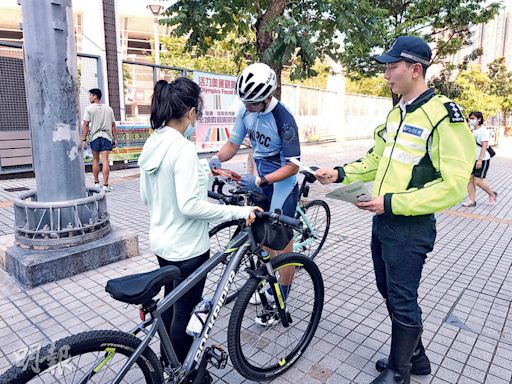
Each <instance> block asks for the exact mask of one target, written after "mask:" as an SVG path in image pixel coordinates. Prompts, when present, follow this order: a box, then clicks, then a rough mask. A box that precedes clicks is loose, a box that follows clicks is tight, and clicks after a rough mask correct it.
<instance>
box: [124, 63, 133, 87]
mask: <svg viewBox="0 0 512 384" xmlns="http://www.w3.org/2000/svg"><path fill="white" fill-rule="evenodd" d="M131 82H132V75H131V73H130V68H129V67H128V64H126V63H123V86H124V89H127V88H128V86H129V85H130V84H131Z"/></svg>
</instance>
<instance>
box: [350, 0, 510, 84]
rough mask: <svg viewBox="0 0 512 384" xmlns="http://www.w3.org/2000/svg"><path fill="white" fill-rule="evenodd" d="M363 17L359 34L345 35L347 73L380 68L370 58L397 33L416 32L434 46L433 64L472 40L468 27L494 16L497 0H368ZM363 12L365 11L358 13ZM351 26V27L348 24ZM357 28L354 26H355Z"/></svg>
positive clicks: (391, 41) (374, 70) (498, 5)
mask: <svg viewBox="0 0 512 384" xmlns="http://www.w3.org/2000/svg"><path fill="white" fill-rule="evenodd" d="M369 5H370V6H369ZM361 8H362V10H361V11H360V12H358V14H364V15H365V16H364V18H365V19H366V20H371V19H373V20H374V23H373V24H368V25H365V26H364V27H363V29H362V30H358V31H359V33H351V34H347V37H346V39H345V52H344V53H343V55H342V61H343V63H344V64H345V66H346V67H347V68H348V69H349V75H350V76H357V75H358V74H359V75H364V76H367V77H368V76H373V75H375V74H376V73H378V72H380V71H382V66H381V65H378V64H376V63H375V62H374V60H373V59H372V58H371V56H372V55H373V54H375V53H376V52H381V51H382V50H387V49H389V47H390V46H391V44H392V43H393V41H394V40H395V39H396V38H397V37H398V36H400V35H405V34H409V35H418V36H420V37H423V38H424V39H425V40H427V41H429V42H432V43H433V44H432V45H433V46H434V47H435V50H434V56H433V60H432V61H433V63H438V62H441V61H442V60H443V59H444V58H445V57H446V56H447V55H450V54H453V53H455V52H457V51H458V50H459V49H460V48H462V47H465V46H469V45H470V43H471V33H470V29H469V28H470V27H471V26H472V25H476V24H480V23H484V22H487V21H489V20H491V19H493V18H494V17H495V16H496V15H497V13H498V12H499V10H500V3H499V1H482V0H415V1H414V2H412V1H403V0H369V1H368V2H367V3H362V4H361ZM361 12H366V13H361ZM350 29H353V27H352V26H351V27H350ZM356 31H357V29H356Z"/></svg>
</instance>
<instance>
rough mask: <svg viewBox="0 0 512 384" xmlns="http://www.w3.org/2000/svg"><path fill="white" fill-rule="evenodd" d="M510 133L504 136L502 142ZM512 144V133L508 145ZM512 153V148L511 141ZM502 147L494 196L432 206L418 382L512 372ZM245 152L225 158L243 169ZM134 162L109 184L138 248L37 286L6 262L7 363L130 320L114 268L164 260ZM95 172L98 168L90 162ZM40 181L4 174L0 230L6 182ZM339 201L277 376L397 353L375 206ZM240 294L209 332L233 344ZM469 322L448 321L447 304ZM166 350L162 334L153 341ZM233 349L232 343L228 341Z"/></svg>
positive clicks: (325, 378)
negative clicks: (317, 318) (380, 286)
mask: <svg viewBox="0 0 512 384" xmlns="http://www.w3.org/2000/svg"><path fill="white" fill-rule="evenodd" d="M505 143H506V142H505ZM509 146H510V147H511V148H512V145H509ZM370 147H371V141H370V140H359V141H345V142H336V143H321V144H315V145H304V146H303V148H302V152H303V155H302V160H303V161H304V162H305V163H307V164H311V165H313V164H315V165H319V166H322V165H326V166H333V165H339V164H344V163H345V162H348V161H350V160H353V159H357V158H359V157H361V156H362V155H363V154H364V153H365V151H366V150H367V149H369V148H370ZM508 154H509V155H510V154H512V151H509V152H508ZM506 155H507V151H505V150H499V151H498V156H496V157H495V158H493V160H492V165H491V167H490V170H489V174H488V178H487V180H488V181H489V183H490V185H492V187H493V189H494V190H496V191H497V192H498V203H497V204H496V205H495V206H488V205H487V204H486V197H485V195H484V193H483V192H482V191H480V190H479V191H478V193H477V201H478V204H477V206H476V207H474V208H464V207H462V206H461V204H457V205H456V206H455V207H453V208H450V209H447V210H445V211H443V212H441V213H439V214H437V215H436V217H437V223H438V226H437V228H438V235H437V239H436V246H435V248H434V251H433V252H432V253H431V254H430V255H429V256H428V258H427V261H426V264H425V268H424V272H423V276H422V284H421V286H420V292H419V300H420V305H421V306H422V308H423V317H424V328H425V331H424V334H423V340H424V344H425V346H426V348H427V353H428V356H429V357H430V360H431V361H432V374H431V375H429V376H424V377H422V376H413V377H412V383H414V384H455V383H457V384H482V383H486V384H501V383H503V384H510V383H512V364H510V362H511V361H512V360H511V358H512V192H511V189H510V185H512V174H511V173H510V169H512V157H506ZM245 160H246V155H244V154H239V155H237V156H236V157H235V158H234V159H233V160H232V161H231V162H230V163H227V164H226V166H228V167H229V168H231V169H233V170H234V171H236V172H240V173H243V172H244V168H245ZM138 174H139V170H138V169H137V168H136V167H130V168H128V169H124V170H119V171H113V172H112V184H113V185H114V188H113V191H112V192H111V193H109V194H108V195H107V199H108V209H109V212H110V214H111V216H112V225H113V226H114V227H115V228H122V229H127V230H130V231H132V232H133V233H136V234H137V235H138V238H139V245H140V247H139V248H140V256H137V257H134V258H132V259H130V260H124V261H121V262H118V263H116V264H113V265H107V266H104V267H101V268H98V269H96V270H94V271H88V272H85V273H82V274H80V275H77V276H73V277H70V278H67V279H63V280H60V281H57V282H53V283H49V284H45V285H43V286H41V287H37V288H35V289H23V288H21V287H20V286H19V285H18V284H17V283H16V282H14V281H13V280H12V279H11V278H10V277H9V276H8V275H7V274H6V273H5V272H4V271H3V270H0V371H3V370H5V369H7V368H8V367H9V366H10V365H11V364H13V363H14V362H15V358H16V356H17V353H18V352H19V351H20V349H22V348H26V347H27V346H31V345H33V344H34V343H42V344H46V343H49V342H50V341H54V340H56V339H58V338H62V337H65V336H68V335H70V334H72V333H73V332H80V331H85V330H92V329H112V328H119V329H121V330H124V331H130V329H131V328H132V327H133V326H134V325H135V324H136V322H137V321H138V310H137V308H136V307H134V306H126V305H124V304H122V303H116V302H115V301H114V300H113V299H112V298H110V296H109V295H108V294H107V293H106V292H105V291H104V285H105V283H106V281H107V280H108V279H110V278H114V277H119V276H123V275H128V274H131V273H137V272H143V271H149V270H152V269H154V268H157V267H158V265H157V262H156V259H155V257H154V256H153V255H152V254H151V251H150V249H149V238H148V226H149V221H148V211H147V208H146V207H144V206H143V204H142V203H141V202H140V201H139V195H138V188H139V187H138V183H139V178H138ZM86 182H87V184H88V185H90V184H92V176H91V174H90V173H87V174H86ZM10 187H28V188H35V180H34V179H33V178H24V179H22V178H20V179H10V180H0V202H2V201H4V202H6V204H4V205H0V206H5V207H6V208H0V235H8V234H11V233H12V232H13V230H12V226H13V225H14V214H13V209H12V206H10V205H9V204H8V203H7V201H8V200H10V199H12V198H13V197H15V196H16V195H17V194H16V193H8V192H6V191H5V189H6V188H10ZM335 187H336V186H321V185H319V184H318V183H315V184H314V185H313V186H311V192H310V196H309V197H308V199H314V198H324V195H325V193H327V192H329V191H331V190H332V189H333V188H335ZM326 201H327V202H328V204H329V206H330V208H331V213H332V222H331V228H330V235H329V237H328V239H327V241H326V243H325V245H324V248H323V250H322V252H321V253H320V254H319V255H318V256H317V258H316V259H315V261H316V263H317V264H318V266H319V267H320V270H321V271H322V275H323V278H324V284H325V306H324V312H323V317H322V320H321V322H320V325H319V328H318V331H317V333H316V335H315V337H314V339H313V341H312V343H311V344H310V346H309V348H308V349H307V351H306V352H305V353H304V355H303V356H301V358H300V359H299V360H298V361H297V362H296V364H295V365H294V366H293V367H292V368H291V369H289V370H288V371H287V372H285V373H284V374H283V375H282V376H280V377H279V378H277V379H275V380H273V381H272V383H274V384H281V383H282V384H287V383H293V384H300V383H308V384H314V383H328V384H345V383H346V384H349V383H362V384H366V383H369V382H370V381H371V380H372V379H373V378H374V377H375V376H377V371H376V370H375V361H376V360H377V359H378V358H381V357H383V356H386V355H387V354H388V353H389V341H390V323H389V319H388V318H387V312H386V308H385V305H384V303H383V300H382V298H381V297H380V295H379V293H378V291H377V288H376V286H375V282H374V274H373V270H372V262H371V255H370V246H369V241H370V229H371V216H370V215H369V214H368V213H366V212H363V211H360V210H358V209H357V208H355V207H353V206H352V205H350V204H345V203H342V202H339V201H335V200H328V199H327V200H326ZM231 308H232V305H231V304H230V305H228V306H227V307H226V308H225V309H223V311H222V312H221V314H220V318H219V320H218V323H217V324H216V327H215V329H214V332H213V336H212V342H221V343H223V345H224V347H226V329H227V324H228V320H229V315H230V309H231ZM450 314H451V315H452V316H455V317H456V318H457V319H459V320H460V321H461V322H463V323H464V324H466V326H467V328H465V329H463V328H460V327H457V326H456V325H454V324H451V323H450V324H449V323H447V322H446V320H447V318H448V315H450ZM152 346H153V348H155V349H156V350H158V341H155V343H153V344H152ZM226 350H227V348H226ZM211 372H212V374H213V375H214V377H215V382H216V383H229V384H234V383H249V381H248V380H246V379H244V378H243V377H242V376H240V375H239V374H238V372H236V370H234V369H233V367H232V365H231V363H228V366H227V367H226V368H225V369H224V370H222V371H221V370H217V369H212V371H211Z"/></svg>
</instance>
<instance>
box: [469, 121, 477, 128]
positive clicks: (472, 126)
mask: <svg viewBox="0 0 512 384" xmlns="http://www.w3.org/2000/svg"><path fill="white" fill-rule="evenodd" d="M469 125H470V127H471V128H475V127H476V126H477V125H478V121H477V120H473V119H470V120H469Z"/></svg>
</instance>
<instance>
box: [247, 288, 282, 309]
mask: <svg viewBox="0 0 512 384" xmlns="http://www.w3.org/2000/svg"><path fill="white" fill-rule="evenodd" d="M269 289H270V287H269V285H268V284H265V286H264V287H263V288H262V290H263V292H265V297H266V298H267V303H268V304H274V303H275V302H276V301H275V300H274V295H273V294H272V292H269V291H268V290H269ZM259 292H260V293H258V292H254V293H253V294H252V296H251V298H250V299H249V303H250V304H253V305H259V304H261V297H260V294H261V292H262V291H261V290H260V291H259Z"/></svg>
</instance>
